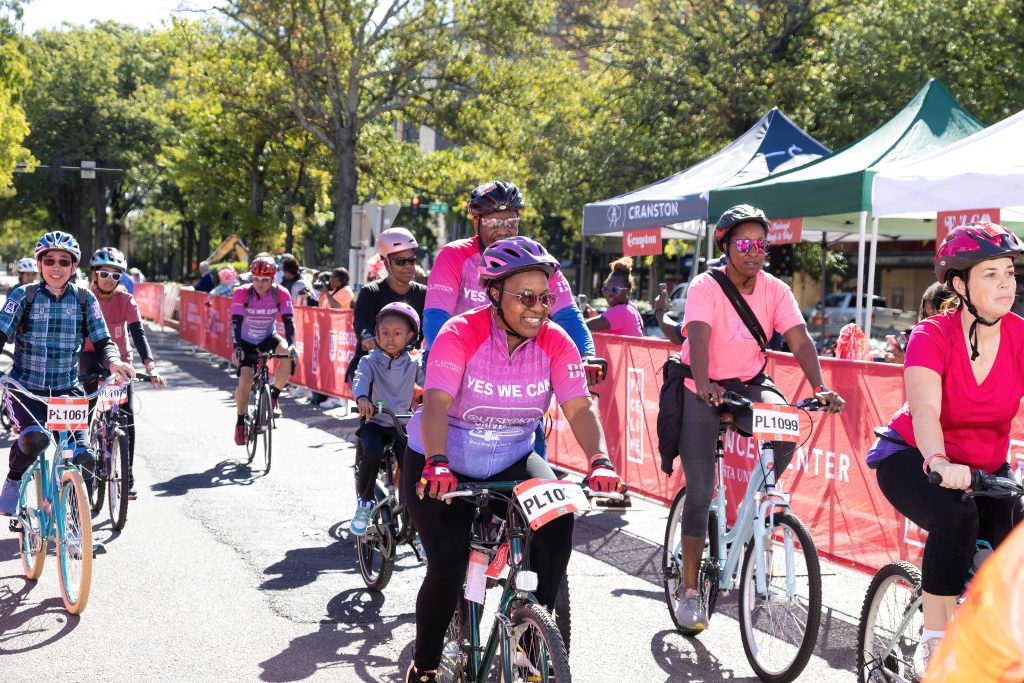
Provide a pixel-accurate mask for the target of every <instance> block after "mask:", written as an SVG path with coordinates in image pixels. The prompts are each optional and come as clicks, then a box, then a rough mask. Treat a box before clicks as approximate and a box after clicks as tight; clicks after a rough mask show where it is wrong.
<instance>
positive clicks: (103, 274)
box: [96, 270, 121, 280]
mask: <svg viewBox="0 0 1024 683" xmlns="http://www.w3.org/2000/svg"><path fill="white" fill-rule="evenodd" d="M96 277H98V278H99V279H101V280H120V279H121V273H111V272H110V271H109V270H97V271H96Z"/></svg>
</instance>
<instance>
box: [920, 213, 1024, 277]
mask: <svg viewBox="0 0 1024 683" xmlns="http://www.w3.org/2000/svg"><path fill="white" fill-rule="evenodd" d="M1021 252H1024V245H1022V244H1021V241H1020V240H1019V239H1017V236H1016V235H1014V234H1013V233H1012V232H1010V231H1009V230H1007V229H1006V228H1004V227H1003V226H1001V225H997V224H996V223H990V222H989V221H982V222H980V223H969V224H967V225H961V226H959V227H956V228H953V229H952V230H950V232H949V234H948V235H946V238H945V239H944V240H942V244H941V245H939V248H938V250H937V251H936V252H935V277H936V278H938V280H939V282H943V283H945V282H947V279H948V278H949V276H950V273H951V272H953V271H964V270H967V269H969V268H970V267H971V266H976V265H978V264H979V263H981V262H982V261H989V260H991V259H996V258H1002V257H1006V256H1008V257H1010V258H1011V259H1014V260H1016V259H1017V255H1018V254H1020V253H1021Z"/></svg>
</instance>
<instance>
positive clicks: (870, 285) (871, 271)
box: [864, 214, 878, 339]
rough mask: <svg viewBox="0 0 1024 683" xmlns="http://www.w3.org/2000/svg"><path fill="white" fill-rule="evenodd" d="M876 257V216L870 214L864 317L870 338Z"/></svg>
mask: <svg viewBox="0 0 1024 683" xmlns="http://www.w3.org/2000/svg"><path fill="white" fill-rule="evenodd" d="M877 258H878V216H875V215H874V214H872V216H871V258H870V259H869V260H868V279H867V282H865V283H864V284H865V289H866V291H867V307H868V308H867V311H866V313H865V317H864V334H865V335H867V338H868V339H870V338H871V314H872V312H873V311H874V308H875V306H874V303H875V261H876V259H877Z"/></svg>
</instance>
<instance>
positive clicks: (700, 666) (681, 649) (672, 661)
mask: <svg viewBox="0 0 1024 683" xmlns="http://www.w3.org/2000/svg"><path fill="white" fill-rule="evenodd" d="M651 656H652V657H653V658H654V661H655V662H656V663H657V664H658V666H660V667H661V669H662V671H664V672H665V674H666V675H667V678H666V679H665V683H679V681H694V682H695V683H696V682H698V681H699V682H701V683H704V682H705V681H736V683H756V682H757V681H758V680H759V679H758V678H757V677H756V676H745V677H738V676H736V672H735V671H734V670H732V669H728V668H725V667H724V666H723V665H722V662H721V661H719V660H718V658H716V657H715V656H714V655H712V654H711V653H710V652H708V649H707V648H706V647H704V644H703V643H701V642H700V639H699V638H687V637H686V636H683V635H681V634H679V633H677V632H676V631H675V630H672V629H668V630H665V631H659V632H658V633H655V634H654V637H653V638H652V639H651Z"/></svg>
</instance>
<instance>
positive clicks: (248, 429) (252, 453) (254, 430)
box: [244, 381, 260, 465]
mask: <svg viewBox="0 0 1024 683" xmlns="http://www.w3.org/2000/svg"><path fill="white" fill-rule="evenodd" d="M258 391H259V381H254V382H253V385H252V388H251V389H250V390H249V401H248V402H247V403H246V405H245V418H244V419H245V451H246V455H248V458H247V459H246V461H245V462H246V464H247V465H251V464H252V461H253V458H255V457H256V445H257V443H258V441H259V436H260V425H259V393H258Z"/></svg>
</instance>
